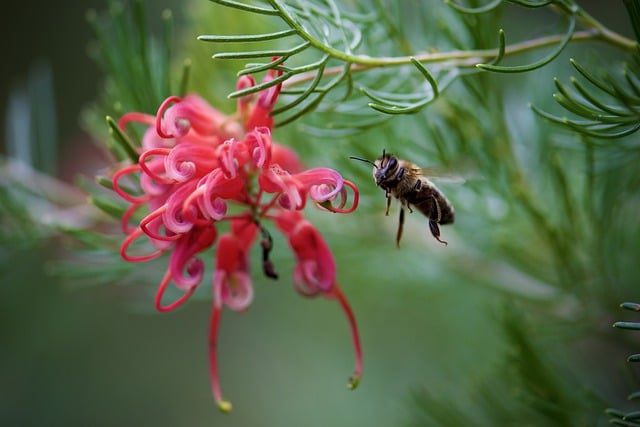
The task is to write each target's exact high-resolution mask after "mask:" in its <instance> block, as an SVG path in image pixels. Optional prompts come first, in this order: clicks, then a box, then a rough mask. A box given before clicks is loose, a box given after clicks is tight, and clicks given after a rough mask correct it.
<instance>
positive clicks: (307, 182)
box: [293, 168, 344, 203]
mask: <svg viewBox="0 0 640 427" xmlns="http://www.w3.org/2000/svg"><path fill="white" fill-rule="evenodd" d="M293 177H294V179H295V180H296V181H297V182H299V183H300V185H302V186H303V187H304V188H305V189H307V190H308V192H309V197H311V200H313V201H314V202H319V203H321V202H324V201H327V200H330V199H332V198H334V197H336V196H337V195H338V194H339V193H340V191H341V190H342V185H343V183H344V180H343V179H342V175H340V174H339V173H338V172H337V171H335V170H333V169H329V168H315V169H309V170H307V171H304V172H301V173H298V174H295V175H293Z"/></svg>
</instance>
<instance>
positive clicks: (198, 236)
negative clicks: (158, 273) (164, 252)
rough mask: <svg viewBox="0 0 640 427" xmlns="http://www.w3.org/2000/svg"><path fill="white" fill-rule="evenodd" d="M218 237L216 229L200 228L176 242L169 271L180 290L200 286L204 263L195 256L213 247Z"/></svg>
mask: <svg viewBox="0 0 640 427" xmlns="http://www.w3.org/2000/svg"><path fill="white" fill-rule="evenodd" d="M216 235H217V233H216V229H215V227H198V228H197V229H194V230H193V231H192V232H191V233H189V234H185V235H184V236H183V237H182V238H181V239H180V240H178V241H177V242H176V244H175V247H174V248H173V251H172V252H171V258H170V259H169V270H170V271H171V278H172V279H173V281H174V282H175V283H176V286H177V287H178V288H180V289H183V290H188V289H190V288H192V287H195V286H198V285H199V284H200V282H201V281H202V277H203V275H204V263H203V262H202V260H200V259H198V258H195V256H196V255H197V254H198V253H199V252H201V251H202V250H204V249H207V248H209V247H210V246H211V245H213V242H214V241H215V239H216ZM184 273H186V274H184Z"/></svg>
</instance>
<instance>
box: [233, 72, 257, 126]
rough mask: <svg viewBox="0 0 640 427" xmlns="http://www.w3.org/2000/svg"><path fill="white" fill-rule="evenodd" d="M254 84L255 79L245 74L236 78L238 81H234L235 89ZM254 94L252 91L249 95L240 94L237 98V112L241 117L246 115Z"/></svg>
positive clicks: (245, 87)
mask: <svg viewBox="0 0 640 427" xmlns="http://www.w3.org/2000/svg"><path fill="white" fill-rule="evenodd" d="M255 85H256V80H255V79H254V78H253V76H252V75H248V74H245V75H243V76H240V78H238V82H237V83H236V90H242V89H248V88H250V87H253V86H255ZM255 97H256V94H255V93H252V94H249V95H245V96H241V97H239V98H238V113H239V114H240V116H241V117H246V116H247V114H248V112H249V108H250V107H251V105H250V104H251V103H252V102H253V100H254V99H255Z"/></svg>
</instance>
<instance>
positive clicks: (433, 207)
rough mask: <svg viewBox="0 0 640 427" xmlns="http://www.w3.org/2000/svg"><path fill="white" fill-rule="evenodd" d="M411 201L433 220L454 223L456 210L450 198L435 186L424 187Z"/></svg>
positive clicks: (441, 222) (440, 222)
mask: <svg viewBox="0 0 640 427" xmlns="http://www.w3.org/2000/svg"><path fill="white" fill-rule="evenodd" d="M409 203H411V204H412V205H414V206H415V207H416V209H418V210H419V211H420V212H422V213H423V214H424V215H425V216H426V217H427V218H429V219H430V220H431V221H434V222H436V223H438V224H453V221H454V219H455V210H454V209H453V206H452V205H451V203H450V202H449V200H448V199H447V198H446V197H445V196H444V195H443V194H442V193H441V192H440V191H439V190H438V189H437V188H436V187H435V186H430V187H424V186H423V189H422V191H420V192H419V193H418V194H416V195H415V197H413V200H410V201H409Z"/></svg>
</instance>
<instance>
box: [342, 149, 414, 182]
mask: <svg viewBox="0 0 640 427" xmlns="http://www.w3.org/2000/svg"><path fill="white" fill-rule="evenodd" d="M349 158H350V159H353V160H360V161H361V162H365V163H369V164H370V165H371V166H373V178H374V179H375V180H376V185H377V186H380V185H382V184H384V183H385V181H387V180H389V179H390V178H392V177H394V176H395V175H396V170H397V169H398V158H397V157H396V156H394V155H393V154H390V153H387V152H386V151H385V150H382V156H380V157H379V158H378V160H376V161H375V162H372V161H371V160H368V159H363V158H361V157H355V156H349ZM403 172H404V171H400V175H402V173H403ZM396 178H399V176H396Z"/></svg>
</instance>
